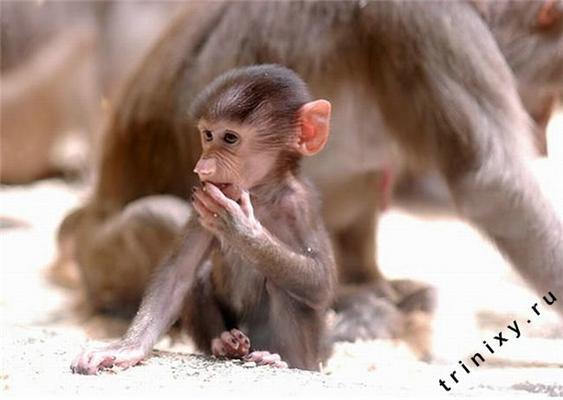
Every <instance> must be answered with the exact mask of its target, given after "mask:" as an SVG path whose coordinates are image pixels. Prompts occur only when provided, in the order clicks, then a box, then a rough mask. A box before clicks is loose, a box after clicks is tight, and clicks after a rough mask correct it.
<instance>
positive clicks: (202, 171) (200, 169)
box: [194, 158, 216, 180]
mask: <svg viewBox="0 0 563 400" xmlns="http://www.w3.org/2000/svg"><path fill="white" fill-rule="evenodd" d="M215 171H216V164H215V159H214V158H200V159H199V161H198V162H197V164H196V166H195V168H194V172H195V173H196V174H198V175H199V178H200V179H201V180H203V178H208V177H210V176H212V175H213V174H214V173H215Z"/></svg>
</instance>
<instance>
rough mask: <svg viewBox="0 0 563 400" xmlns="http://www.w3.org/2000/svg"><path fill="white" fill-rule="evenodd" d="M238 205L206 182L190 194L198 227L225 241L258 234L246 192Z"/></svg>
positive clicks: (248, 195)
mask: <svg viewBox="0 0 563 400" xmlns="http://www.w3.org/2000/svg"><path fill="white" fill-rule="evenodd" d="M239 203H240V204H239ZM239 203H237V202H236V201H234V200H231V199H229V198H228V197H227V196H225V195H224V194H223V192H221V190H219V188H218V187H217V186H215V185H213V184H212V183H208V182H207V183H204V185H203V186H202V187H201V188H196V189H195V190H194V194H193V206H194V208H195V210H196V212H197V213H198V215H199V221H200V223H201V225H202V226H203V227H204V228H205V229H207V230H209V231H210V232H212V233H213V234H215V235H216V236H217V237H219V238H220V239H226V240H229V239H232V238H233V237H235V236H238V235H243V236H246V237H256V236H258V235H260V234H261V233H262V225H260V222H258V220H257V219H256V218H255V217H254V209H253V208H252V203H251V202H250V194H249V193H248V192H247V191H246V190H243V191H242V193H241V196H240V201H239Z"/></svg>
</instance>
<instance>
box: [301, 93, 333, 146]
mask: <svg viewBox="0 0 563 400" xmlns="http://www.w3.org/2000/svg"><path fill="white" fill-rule="evenodd" d="M330 107H331V106H330V103H329V102H328V101H326V100H315V101H311V102H309V103H307V104H305V105H304V106H303V107H301V109H300V110H299V114H300V115H299V117H300V121H301V125H300V132H299V137H298V141H297V148H298V150H299V152H300V153H301V154H303V155H304V156H312V155H313V154H316V153H318V152H319V151H321V150H322V149H323V147H324V146H325V144H326V142H327V140H328V133H329V127H330Z"/></svg>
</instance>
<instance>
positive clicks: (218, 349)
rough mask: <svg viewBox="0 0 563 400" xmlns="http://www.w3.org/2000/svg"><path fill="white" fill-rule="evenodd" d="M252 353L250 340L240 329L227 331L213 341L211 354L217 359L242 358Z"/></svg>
mask: <svg viewBox="0 0 563 400" xmlns="http://www.w3.org/2000/svg"><path fill="white" fill-rule="evenodd" d="M249 351H250V340H248V337H247V336H246V335H245V334H244V333H242V332H241V331H239V330H238V329H231V330H230V331H225V332H223V333H221V335H220V336H219V337H217V338H215V339H212V340H211V353H212V354H213V355H214V356H216V357H229V358H242V357H244V356H246V355H247V354H248V352H249Z"/></svg>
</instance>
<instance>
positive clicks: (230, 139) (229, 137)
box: [223, 132, 238, 144]
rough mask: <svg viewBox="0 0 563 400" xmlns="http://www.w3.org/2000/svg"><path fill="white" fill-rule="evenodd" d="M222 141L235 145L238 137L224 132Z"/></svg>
mask: <svg viewBox="0 0 563 400" xmlns="http://www.w3.org/2000/svg"><path fill="white" fill-rule="evenodd" d="M223 140H224V141H225V142H227V143H228V144H235V143H236V142H238V136H237V135H236V134H235V133H233V132H225V136H223Z"/></svg>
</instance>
